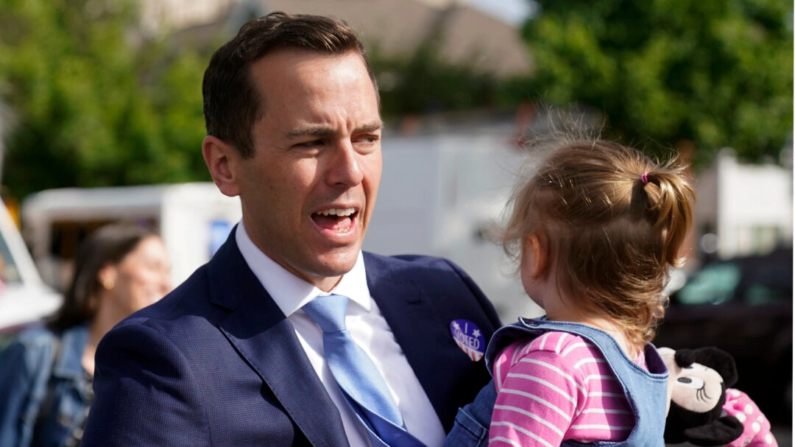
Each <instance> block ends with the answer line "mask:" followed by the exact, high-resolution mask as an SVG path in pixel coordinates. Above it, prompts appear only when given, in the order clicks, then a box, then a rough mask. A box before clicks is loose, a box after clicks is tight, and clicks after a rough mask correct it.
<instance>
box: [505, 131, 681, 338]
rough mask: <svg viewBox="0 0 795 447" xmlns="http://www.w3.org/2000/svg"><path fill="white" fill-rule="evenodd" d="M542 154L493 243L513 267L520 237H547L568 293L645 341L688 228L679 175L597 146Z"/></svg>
mask: <svg viewBox="0 0 795 447" xmlns="http://www.w3.org/2000/svg"><path fill="white" fill-rule="evenodd" d="M548 146H549V145H548ZM549 150H550V152H549V153H548V155H547V156H546V158H545V159H544V161H543V162H542V163H541V165H540V166H539V167H538V170H537V171H536V172H535V173H534V174H533V175H532V176H531V177H530V178H529V179H528V180H527V181H526V182H523V183H520V184H518V185H517V188H516V189H515V191H514V194H513V196H512V198H511V201H510V202H509V205H510V206H509V208H508V209H509V210H510V211H509V218H508V222H507V225H506V226H505V228H504V231H503V233H502V234H501V236H500V237H499V240H500V242H502V244H503V247H504V248H505V251H506V253H508V255H510V256H511V257H512V258H514V259H515V260H519V259H521V255H522V249H523V246H524V241H525V239H526V238H527V236H529V235H530V234H540V235H543V236H545V237H546V239H547V240H548V247H549V248H548V250H549V253H548V255H549V259H550V263H549V268H554V269H556V272H557V278H558V287H559V288H560V290H561V291H562V292H563V293H564V294H565V296H566V297H568V298H569V299H570V300H572V301H574V304H576V305H578V306H581V307H582V308H584V309H586V310H588V311H590V312H594V313H596V314H598V315H600V316H602V317H605V318H608V319H610V320H611V321H614V322H616V323H617V324H618V325H619V326H620V327H621V328H623V330H624V333H625V336H626V337H627V339H628V341H629V342H630V343H633V344H635V345H638V346H640V345H643V344H645V343H648V342H650V341H651V339H652V338H654V332H655V328H656V325H657V323H658V321H659V320H660V319H661V318H662V317H663V313H664V308H665V305H666V302H667V299H666V297H664V296H663V294H662V291H663V287H664V285H665V278H666V273H667V269H668V266H680V265H681V263H682V262H683V259H680V257H679V248H680V246H681V245H682V242H683V240H684V238H685V234H686V233H687V231H688V229H689V228H690V226H691V224H692V216H693V211H692V203H693V201H694V200H695V194H694V192H693V189H692V188H691V186H690V185H689V184H688V181H687V180H686V178H685V169H686V168H685V167H684V166H679V165H677V164H676V162H675V161H674V160H672V161H669V162H667V163H664V164H658V163H655V162H653V161H652V160H651V159H650V158H649V157H647V156H646V155H644V154H643V153H642V152H640V151H638V150H636V149H633V148H629V147H625V146H622V145H620V144H617V143H613V142H610V141H604V140H600V139H592V140H589V139H579V140H572V139H570V138H569V139H565V138H564V139H561V138H558V139H556V140H555V142H554V143H553V144H552V147H551V148H549Z"/></svg>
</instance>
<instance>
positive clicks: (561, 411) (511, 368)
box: [489, 332, 648, 447]
mask: <svg viewBox="0 0 795 447" xmlns="http://www.w3.org/2000/svg"><path fill="white" fill-rule="evenodd" d="M635 363H637V364H639V365H641V366H642V367H644V368H646V369H648V368H647V367H646V361H645V357H644V356H643V354H641V356H640V357H639V358H638V359H635ZM493 368H494V378H495V380H494V383H495V385H496V388H497V393H498V395H497V402H496V404H495V406H494V413H493V414H492V420H491V428H490V430H489V446H493V447H497V446H505V445H513V446H517V447H523V446H536V445H538V446H546V447H553V446H555V447H556V446H559V445H560V443H561V442H562V441H564V440H574V441H579V442H591V441H623V440H625V439H627V438H628V437H629V434H630V432H631V431H632V428H633V427H634V426H635V419H634V416H633V414H632V411H631V409H630V406H629V402H628V401H627V399H626V397H625V395H624V392H623V389H622V388H621V384H620V383H619V382H618V379H616V377H615V375H614V374H613V372H612V370H611V369H610V366H609V365H608V364H607V361H606V360H605V358H604V356H603V355H602V353H601V351H600V350H599V349H598V348H597V347H596V346H595V345H593V344H592V343H591V342H589V341H587V340H586V339H584V338H582V337H580V336H578V335H573V334H569V333H565V332H547V333H546V334H544V335H542V336H540V337H538V338H535V339H533V340H531V341H527V340H519V341H517V342H514V343H513V344H511V345H510V346H508V347H507V348H505V349H504V350H503V351H502V352H501V353H500V354H499V355H498V356H497V358H496V359H495V360H494V366H493Z"/></svg>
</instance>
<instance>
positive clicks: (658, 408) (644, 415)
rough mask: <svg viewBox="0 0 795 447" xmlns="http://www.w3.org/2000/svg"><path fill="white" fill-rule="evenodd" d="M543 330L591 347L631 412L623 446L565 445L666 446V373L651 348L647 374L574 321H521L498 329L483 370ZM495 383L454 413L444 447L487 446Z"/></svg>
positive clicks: (570, 444) (570, 446) (608, 340)
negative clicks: (581, 339)
mask: <svg viewBox="0 0 795 447" xmlns="http://www.w3.org/2000/svg"><path fill="white" fill-rule="evenodd" d="M547 331H563V332H569V333H572V334H577V335H580V336H582V337H584V338H586V339H588V340H590V341H591V342H592V343H594V344H595V345H596V346H597V347H598V348H599V350H600V351H602V354H604V356H605V359H606V360H607V361H608V364H609V365H610V367H611V369H612V370H613V372H614V373H615V374H616V377H617V378H618V380H619V382H620V383H621V386H622V387H623V388H624V393H625V395H626V396H627V399H628V400H629V403H630V406H631V407H632V411H633V413H634V414H635V428H634V429H633V430H632V432H631V433H630V435H629V438H627V440H625V441H623V442H607V441H597V442H592V443H587V444H584V443H579V442H574V441H564V442H563V443H562V444H561V445H562V446H566V447H574V446H585V445H587V446H592V447H636V446H644V447H647V446H648V447H664V446H665V443H664V441H663V431H664V429H665V413H666V405H667V403H668V395H667V382H668V371H667V370H666V368H665V364H664V363H663V361H662V359H661V358H660V356H659V354H657V350H656V348H655V347H654V345H652V344H648V345H646V351H645V354H646V363H647V365H648V367H649V371H645V370H643V369H642V368H640V367H639V366H637V365H636V364H635V363H633V362H632V361H631V360H629V358H627V356H626V355H625V354H624V353H623V352H622V351H621V348H620V347H619V346H618V344H617V343H616V341H615V340H614V339H613V338H612V337H610V336H609V335H608V334H607V333H605V332H603V331H600V330H598V329H595V328H592V327H590V326H585V325H582V324H577V323H568V322H555V321H548V320H547V319H546V318H544V317H542V318H537V319H532V320H531V319H524V318H520V319H519V323H515V324H512V325H508V326H505V327H503V328H500V329H499V330H498V331H497V332H495V333H494V335H493V336H492V338H491V341H490V342H489V346H488V348H487V349H486V355H485V358H486V366H487V367H488V369H489V371H491V362H492V361H493V360H494V358H495V357H496V356H497V354H498V353H499V352H500V351H501V350H502V349H503V348H505V347H506V346H507V345H509V344H510V343H512V342H513V341H515V340H518V339H522V338H526V339H531V338H535V337H537V336H539V335H541V334H543V333H544V332H547ZM493 382H494V381H492V382H491V383H489V384H488V385H486V386H485V387H484V388H483V389H482V390H481V391H480V393H479V394H478V395H477V397H476V398H475V401H474V402H472V403H471V404H469V405H467V406H465V407H464V408H462V409H460V410H459V411H458V415H457V416H456V419H455V425H454V426H453V429H452V430H451V431H450V433H449V434H448V436H447V439H446V440H445V444H444V445H445V447H454V446H455V447H485V446H487V445H488V434H489V425H490V422H491V413H492V410H493V408H494V402H495V401H496V400H497V391H496V390H495V389H494V383H493Z"/></svg>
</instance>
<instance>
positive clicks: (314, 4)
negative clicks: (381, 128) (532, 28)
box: [141, 0, 531, 77]
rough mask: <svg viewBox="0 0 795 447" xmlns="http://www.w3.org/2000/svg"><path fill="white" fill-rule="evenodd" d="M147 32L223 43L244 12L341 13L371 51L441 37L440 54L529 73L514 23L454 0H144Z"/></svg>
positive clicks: (493, 70) (403, 50)
mask: <svg viewBox="0 0 795 447" xmlns="http://www.w3.org/2000/svg"><path fill="white" fill-rule="evenodd" d="M141 2H142V9H143V11H142V23H143V27H144V29H145V30H147V31H149V32H169V33H170V32H175V34H176V36H175V39H176V40H177V41H180V42H182V43H184V44H188V45H202V44H203V43H204V44H207V45H210V46H212V47H215V46H217V45H218V39H219V37H221V38H223V39H224V40H225V39H227V38H229V37H230V36H232V35H234V34H235V33H236V32H237V30H238V29H239V28H240V25H242V24H243V22H245V21H246V20H248V19H250V18H253V17H260V16H263V15H265V14H268V13H270V12H274V11H285V12H289V13H295V14H320V15H330V16H335V17H339V18H341V19H343V20H346V21H347V22H348V23H350V24H351V25H352V26H353V27H354V28H355V29H356V30H357V31H358V33H359V35H360V37H361V38H362V40H363V41H364V43H365V45H366V46H367V48H368V50H369V51H370V52H374V51H377V52H379V53H380V54H383V55H388V56H410V55H411V54H412V53H413V52H414V50H416V49H417V48H418V47H419V46H420V45H421V44H422V43H423V42H426V41H427V40H428V39H430V38H436V37H438V38H439V42H440V44H441V48H440V51H439V54H440V56H441V57H444V58H446V60H447V61H448V62H452V63H457V64H464V65H467V66H471V67H473V68H476V69H479V70H482V71H484V72H486V73H490V74H493V75H496V76H500V77H505V76H511V75H517V74H521V73H526V72H527V71H528V70H530V68H531V59H530V54H529V52H528V50H527V47H526V45H524V43H523V42H522V40H521V37H520V35H519V33H518V32H517V30H516V28H514V27H513V26H512V25H510V24H508V23H506V22H503V21H501V20H499V19H496V18H494V17H492V16H490V15H488V14H485V13H483V12H481V11H480V10H478V9H475V8H473V7H471V6H469V5H467V4H466V2H463V1H460V0H459V1H450V0H208V1H202V2H196V1H192V0H141Z"/></svg>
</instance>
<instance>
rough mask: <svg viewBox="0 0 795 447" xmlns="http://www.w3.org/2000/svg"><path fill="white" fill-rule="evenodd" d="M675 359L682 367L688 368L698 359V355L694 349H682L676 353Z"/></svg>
mask: <svg viewBox="0 0 795 447" xmlns="http://www.w3.org/2000/svg"><path fill="white" fill-rule="evenodd" d="M674 360H675V361H676V364H677V365H678V366H679V367H680V368H687V367H688V366H690V365H692V364H693V363H694V362H695V361H696V355H695V354H694V353H693V350H692V349H680V350H678V351H676V354H674Z"/></svg>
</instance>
